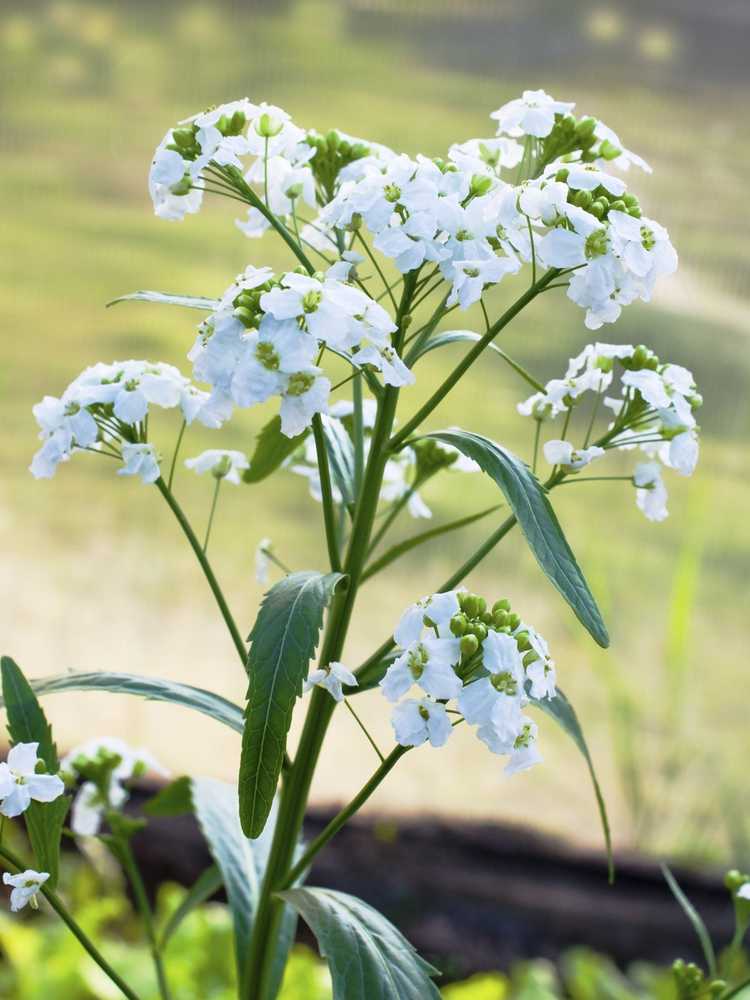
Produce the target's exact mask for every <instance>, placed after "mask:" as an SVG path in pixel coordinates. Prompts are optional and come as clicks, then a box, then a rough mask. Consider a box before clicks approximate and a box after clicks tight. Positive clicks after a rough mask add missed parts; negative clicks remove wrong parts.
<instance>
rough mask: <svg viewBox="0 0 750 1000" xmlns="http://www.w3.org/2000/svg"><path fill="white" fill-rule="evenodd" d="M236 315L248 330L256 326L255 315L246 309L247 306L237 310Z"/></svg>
mask: <svg viewBox="0 0 750 1000" xmlns="http://www.w3.org/2000/svg"><path fill="white" fill-rule="evenodd" d="M234 315H235V316H236V317H237V319H238V320H239V321H240V323H242V325H243V326H246V327H248V328H250V327H254V326H255V313H253V312H251V311H250V310H249V309H247V308H245V306H239V308H237V309H235V310H234Z"/></svg>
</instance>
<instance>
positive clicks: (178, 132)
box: [172, 128, 195, 149]
mask: <svg viewBox="0 0 750 1000" xmlns="http://www.w3.org/2000/svg"><path fill="white" fill-rule="evenodd" d="M172 138H173V139H174V141H175V142H176V143H177V145H178V146H179V147H180V148H181V149H188V148H189V147H190V146H192V145H193V143H194V142H195V133H194V132H193V130H192V129H191V128H176V129H175V130H174V132H172Z"/></svg>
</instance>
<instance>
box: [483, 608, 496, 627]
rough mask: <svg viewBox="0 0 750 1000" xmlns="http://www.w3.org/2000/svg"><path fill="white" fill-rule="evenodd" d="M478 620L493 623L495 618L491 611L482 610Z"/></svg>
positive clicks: (488, 623)
mask: <svg viewBox="0 0 750 1000" xmlns="http://www.w3.org/2000/svg"><path fill="white" fill-rule="evenodd" d="M479 618H480V620H481V621H483V622H484V624H485V625H494V624H495V619H494V615H493V614H492V612H491V611H484V612H483V613H482V614H481V615H480V616H479Z"/></svg>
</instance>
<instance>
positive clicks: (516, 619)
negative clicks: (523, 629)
mask: <svg viewBox="0 0 750 1000" xmlns="http://www.w3.org/2000/svg"><path fill="white" fill-rule="evenodd" d="M520 624H521V617H520V615H517V614H516V613H515V611H514V612H512V614H511V615H510V617H509V618H508V625H509V626H510V628H511V629H512V630H513V631H515V630H516V629H517V628H518V626H519V625H520Z"/></svg>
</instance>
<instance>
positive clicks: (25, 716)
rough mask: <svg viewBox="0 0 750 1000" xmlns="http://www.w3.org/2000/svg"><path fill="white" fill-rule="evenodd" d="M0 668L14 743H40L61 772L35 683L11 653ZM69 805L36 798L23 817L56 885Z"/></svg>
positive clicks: (51, 766) (40, 864)
mask: <svg viewBox="0 0 750 1000" xmlns="http://www.w3.org/2000/svg"><path fill="white" fill-rule="evenodd" d="M0 672H1V673H2V688H3V704H4V705H5V710H6V713H7V716H8V734H9V736H10V738H11V742H12V743H13V744H14V745H15V744H16V743H38V744H39V749H38V754H39V757H40V758H41V759H42V760H43V761H44V765H45V767H46V769H47V771H48V772H49V773H50V774H57V772H58V771H59V770H60V761H59V759H58V756H57V747H56V746H55V744H54V741H53V739H52V729H51V727H50V725H49V723H48V722H47V718H46V716H45V714H44V712H43V711H42V707H41V705H40V704H39V702H38V700H37V698H36V695H35V694H34V691H33V690H32V688H31V685H30V684H29V682H28V681H27V680H26V678H25V677H24V675H23V673H22V672H21V669H20V667H19V666H18V665H17V664H16V663H15V662H14V661H13V660H11V659H10V657H9V656H3V657H2V659H1V660H0ZM69 805H70V799H69V798H68V797H67V796H65V795H61V796H60V797H59V798H57V799H55V800H54V801H53V802H32V803H31V805H30V806H29V808H28V809H27V810H26V812H25V813H24V817H23V818H24V822H25V823H26V830H27V832H28V834H29V840H30V842H31V847H32V850H33V852H34V857H35V858H36V863H37V868H38V870H39V871H43V872H49V876H50V877H49V885H50V888H52V889H54V887H55V886H56V885H57V878H58V875H59V870H60V840H61V838H62V829H63V824H64V823H65V817H66V816H67V813H68V807H69Z"/></svg>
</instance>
